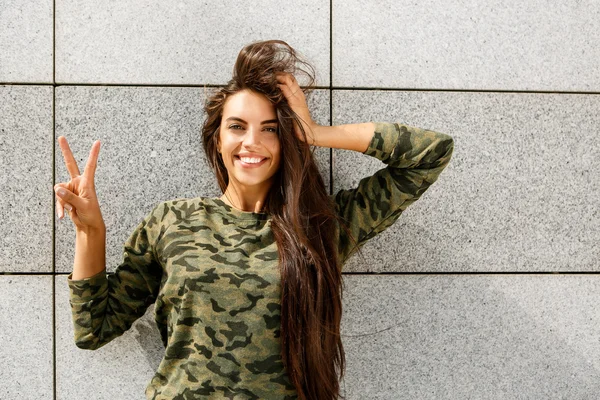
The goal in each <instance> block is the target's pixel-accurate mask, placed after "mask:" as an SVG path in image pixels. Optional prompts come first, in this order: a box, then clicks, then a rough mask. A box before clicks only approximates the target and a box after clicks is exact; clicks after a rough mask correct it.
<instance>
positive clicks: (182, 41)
mask: <svg viewBox="0 0 600 400" xmlns="http://www.w3.org/2000/svg"><path fill="white" fill-rule="evenodd" d="M56 3H57V4H56V81H57V82H68V83H83V82H94V83H127V84H130V83H135V84H207V83H208V84H225V83H226V82H227V81H228V80H229V79H230V78H231V70H232V67H233V65H234V62H235V59H236V57H237V54H238V52H239V51H240V50H241V49H242V47H243V46H244V45H246V44H248V43H250V42H252V41H257V40H267V39H281V40H284V41H286V42H288V43H289V44H290V45H291V46H292V47H294V48H295V49H298V51H300V52H302V54H304V55H305V56H306V58H307V59H308V60H309V61H310V62H312V63H313V64H314V65H315V67H316V69H317V72H318V82H319V84H320V85H328V84H329V53H330V52H329V45H330V40H329V19H330V17H329V1H324V0H302V1H294V2H280V1H276V0H268V1H263V2H261V3H260V5H259V4H255V3H252V2H239V1H235V0H227V1H223V2H195V1H179V2H176V3H173V2H160V1H158V2H150V3H149V2H145V1H141V0H135V1H128V2H111V3H105V2H81V1H79V2H73V1H65V0H57V1H56Z"/></svg>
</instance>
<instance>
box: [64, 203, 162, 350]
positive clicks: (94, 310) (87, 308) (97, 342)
mask: <svg viewBox="0 0 600 400" xmlns="http://www.w3.org/2000/svg"><path fill="white" fill-rule="evenodd" d="M166 211H167V208H166V205H165V203H160V204H159V205H157V206H156V207H154V208H153V209H152V211H151V212H150V213H149V214H148V215H147V216H146V217H145V218H144V219H143V221H141V222H140V223H139V224H138V226H137V227H136V228H135V229H134V231H133V232H132V233H131V235H130V236H129V238H128V239H127V241H126V242H125V245H124V253H123V262H122V263H121V264H120V265H119V266H118V267H117V268H116V271H115V273H114V274H108V275H107V273H106V271H102V272H100V273H98V274H96V275H94V276H91V277H89V278H86V279H81V280H73V279H72V275H73V274H72V273H71V274H70V275H69V276H68V278H67V282H68V285H69V292H70V299H69V303H70V305H71V311H72V317H73V327H74V339H75V344H76V345H77V347H79V348H82V349H90V350H95V349H98V348H100V347H102V346H104V345H105V344H107V343H108V342H110V341H111V340H112V339H114V338H116V337H117V336H120V335H122V334H123V333H124V332H125V331H126V330H128V329H129V328H130V327H131V325H132V324H133V322H135V320H136V319H138V318H140V317H141V316H142V315H144V313H145V311H146V309H147V308H148V306H150V305H151V304H153V303H154V301H155V300H156V297H157V295H158V290H159V287H160V282H161V279H162V266H161V264H160V263H159V262H158V258H157V256H156V253H155V244H156V241H157V238H158V237H159V236H160V234H161V221H162V217H163V216H164V215H165V213H166Z"/></svg>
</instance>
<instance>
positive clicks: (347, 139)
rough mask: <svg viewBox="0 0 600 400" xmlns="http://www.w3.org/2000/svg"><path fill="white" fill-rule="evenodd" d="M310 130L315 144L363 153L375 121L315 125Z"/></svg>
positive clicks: (373, 130) (369, 139) (373, 131)
mask: <svg viewBox="0 0 600 400" xmlns="http://www.w3.org/2000/svg"><path fill="white" fill-rule="evenodd" d="M312 130H313V132H312V134H313V135H314V137H313V144H314V145H315V146H321V147H331V148H335V149H346V150H355V151H360V152H361V153H364V152H365V151H366V150H367V148H368V147H369V143H370V142H371V139H372V138H373V135H374V133H375V123H374V122H364V123H360V124H345V125H336V126H323V125H316V126H314V127H313V129H312ZM307 133H308V132H307ZM308 134H310V133H308Z"/></svg>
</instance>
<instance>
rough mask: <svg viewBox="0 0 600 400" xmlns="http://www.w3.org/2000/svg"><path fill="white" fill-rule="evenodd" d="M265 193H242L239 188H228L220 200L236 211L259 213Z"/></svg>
mask: <svg viewBox="0 0 600 400" xmlns="http://www.w3.org/2000/svg"><path fill="white" fill-rule="evenodd" d="M267 193H268V192H264V193H256V192H254V193H244V192H243V191H241V190H240V189H239V188H232V187H231V186H228V187H227V190H225V193H223V195H222V196H221V200H223V201H224V202H225V203H226V204H229V205H230V206H232V207H234V208H237V209H238V210H241V211H247V212H255V213H260V212H262V210H263V208H264V204H265V201H266V198H267Z"/></svg>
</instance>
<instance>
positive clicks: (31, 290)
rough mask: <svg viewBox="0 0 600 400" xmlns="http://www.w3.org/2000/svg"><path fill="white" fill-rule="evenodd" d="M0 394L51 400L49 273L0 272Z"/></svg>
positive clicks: (50, 300)
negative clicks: (36, 274)
mask: <svg viewBox="0 0 600 400" xmlns="http://www.w3.org/2000/svg"><path fill="white" fill-rule="evenodd" d="M0 303H1V304H2V306H0V321H1V322H0V343H2V346H0V365H2V368H0V382H2V389H0V398H2V399H7V400H8V399H40V400H52V368H53V364H52V276H50V275H45V276H11V275H0Z"/></svg>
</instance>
